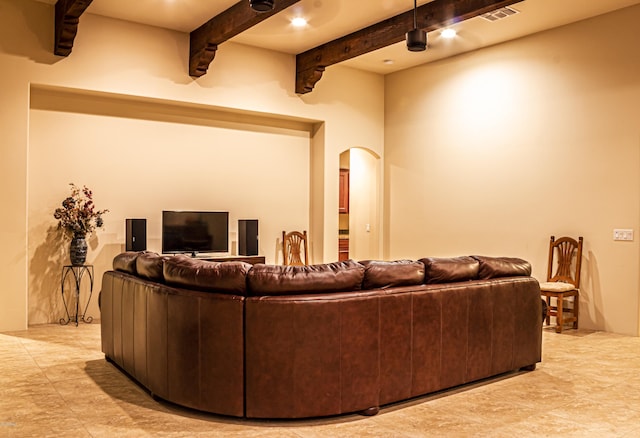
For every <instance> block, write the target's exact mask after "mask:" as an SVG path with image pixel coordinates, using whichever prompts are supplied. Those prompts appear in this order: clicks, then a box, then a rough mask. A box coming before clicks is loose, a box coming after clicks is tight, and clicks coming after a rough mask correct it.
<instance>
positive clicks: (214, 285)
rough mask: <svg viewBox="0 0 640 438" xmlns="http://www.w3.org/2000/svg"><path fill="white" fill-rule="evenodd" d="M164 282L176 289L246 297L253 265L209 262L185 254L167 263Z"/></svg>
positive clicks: (166, 261) (172, 258)
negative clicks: (248, 279) (248, 277)
mask: <svg viewBox="0 0 640 438" xmlns="http://www.w3.org/2000/svg"><path fill="white" fill-rule="evenodd" d="M163 266H164V268H163V275H164V281H165V282H166V283H167V284H169V285H172V286H177V287H183V288H187V289H189V288H191V289H196V290H202V291H212V292H213V291H215V292H221V293H230V294H236V295H246V292H247V281H246V278H247V272H249V270H250V269H251V264H250V263H245V262H209V261H206V260H198V259H194V258H191V257H188V256H184V255H176V256H173V257H170V258H168V259H167V260H165V261H164V265H163Z"/></svg>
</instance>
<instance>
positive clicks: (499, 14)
mask: <svg viewBox="0 0 640 438" xmlns="http://www.w3.org/2000/svg"><path fill="white" fill-rule="evenodd" d="M519 13H520V11H518V10H517V9H513V8H510V7H504V8H500V9H496V10H495V11H491V12H487V13H486V14H482V15H480V16H481V17H482V18H484V19H485V20H487V21H498V20H502V19H503V18H507V17H511V16H512V15H515V14H519Z"/></svg>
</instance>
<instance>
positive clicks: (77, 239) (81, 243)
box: [69, 234, 87, 266]
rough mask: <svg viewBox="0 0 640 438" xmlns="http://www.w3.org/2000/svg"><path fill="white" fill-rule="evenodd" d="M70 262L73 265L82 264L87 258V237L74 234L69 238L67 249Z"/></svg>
mask: <svg viewBox="0 0 640 438" xmlns="http://www.w3.org/2000/svg"><path fill="white" fill-rule="evenodd" d="M69 256H70V257H71V264H72V265H73V266H82V265H84V262H85V261H86V260H87V239H86V238H85V236H84V235H82V234H76V235H74V236H73V239H71V247H70V251H69Z"/></svg>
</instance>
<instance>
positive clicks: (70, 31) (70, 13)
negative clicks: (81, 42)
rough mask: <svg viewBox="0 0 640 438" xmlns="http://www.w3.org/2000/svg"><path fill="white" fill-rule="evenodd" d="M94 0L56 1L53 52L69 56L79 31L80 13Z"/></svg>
mask: <svg viewBox="0 0 640 438" xmlns="http://www.w3.org/2000/svg"><path fill="white" fill-rule="evenodd" d="M92 1H93V0H58V1H57V2H56V17H55V39H54V46H53V53H55V54H56V55H59V56H69V54H70V53H71V49H73V40H74V39H75V38H76V34H77V33H78V23H79V22H80V15H82V13H83V12H84V11H85V10H86V9H87V7H88V6H89V5H90V4H91V2H92Z"/></svg>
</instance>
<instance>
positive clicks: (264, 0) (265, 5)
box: [249, 0, 274, 12]
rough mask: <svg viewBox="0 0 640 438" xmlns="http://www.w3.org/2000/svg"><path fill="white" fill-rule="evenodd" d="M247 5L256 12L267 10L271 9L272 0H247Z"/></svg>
mask: <svg viewBox="0 0 640 438" xmlns="http://www.w3.org/2000/svg"><path fill="white" fill-rule="evenodd" d="M249 6H251V9H253V10H254V11H256V12H269V11H271V10H272V9H273V6H274V1H273V0H249Z"/></svg>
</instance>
